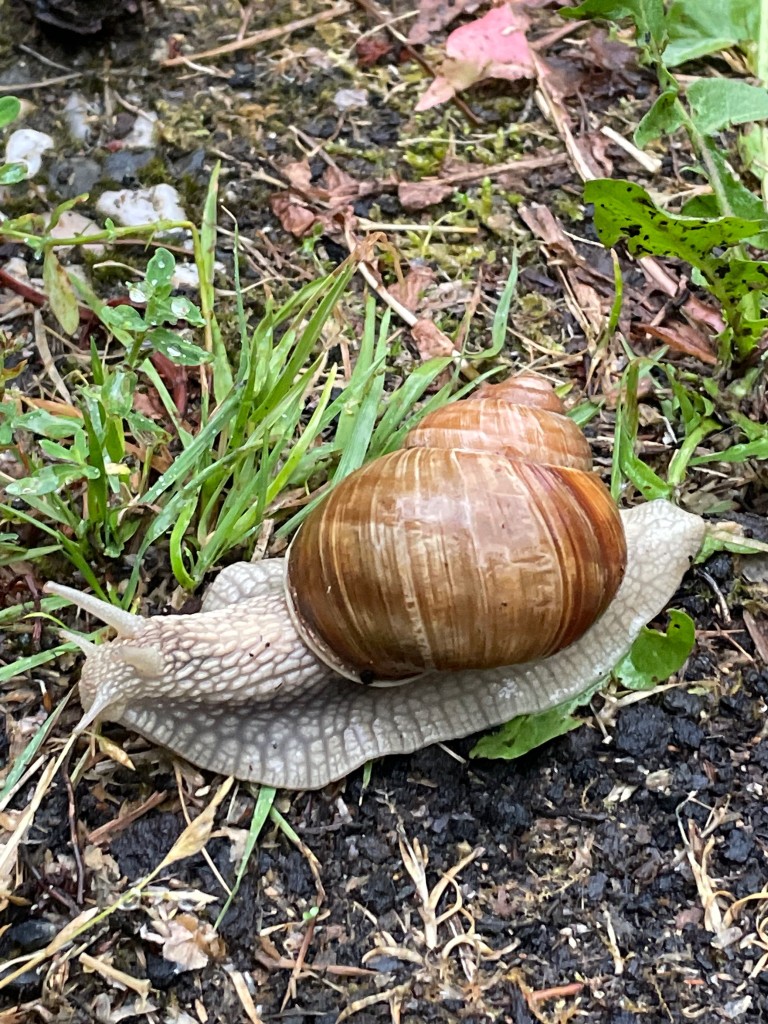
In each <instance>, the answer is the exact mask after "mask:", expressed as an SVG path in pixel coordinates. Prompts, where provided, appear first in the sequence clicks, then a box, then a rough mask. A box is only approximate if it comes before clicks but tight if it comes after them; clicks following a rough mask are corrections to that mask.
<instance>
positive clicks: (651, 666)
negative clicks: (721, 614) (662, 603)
mask: <svg viewBox="0 0 768 1024" xmlns="http://www.w3.org/2000/svg"><path fill="white" fill-rule="evenodd" d="M695 639H696V627H695V625H694V622H693V619H692V618H691V617H690V616H689V615H686V613H685V612H680V611H676V610H674V609H672V610H671V611H670V612H669V626H668V627H667V631H666V633H660V632H658V631H657V630H655V629H649V628H648V627H647V626H644V627H643V629H642V630H641V632H640V635H639V636H638V638H637V639H636V640H635V642H634V643H633V644H632V649H631V650H630V652H629V654H627V655H626V657H624V658H623V659H622V660H621V661H620V662H619V664H618V665H617V666H616V668H615V669H614V675H615V676H616V678H617V679H618V680H619V681H620V682H621V683H622V685H624V686H626V687H627V689H629V690H651V689H653V687H654V686H657V685H658V684H659V683H663V682H664V680H666V679H669V677H670V676H671V675H674V673H675V672H678V671H679V670H680V669H681V668H682V667H683V665H684V664H685V662H686V659H687V658H688V655H689V654H690V653H691V651H692V650H693V644H694V641H695Z"/></svg>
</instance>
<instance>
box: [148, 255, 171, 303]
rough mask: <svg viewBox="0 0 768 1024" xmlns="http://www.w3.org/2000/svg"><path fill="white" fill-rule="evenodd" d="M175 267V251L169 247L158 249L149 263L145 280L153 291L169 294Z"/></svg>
mask: <svg viewBox="0 0 768 1024" xmlns="http://www.w3.org/2000/svg"><path fill="white" fill-rule="evenodd" d="M175 269H176V260H175V258H174V256H173V253H170V252H168V250H167V249H158V250H157V252H156V253H155V255H154V256H153V257H152V259H151V260H150V261H149V263H148V264H147V272H146V274H145V276H144V280H145V281H146V283H147V284H148V285H149V287H150V288H151V289H152V291H153V292H159V293H165V294H167V293H169V292H170V289H171V278H172V277H173V272H174V270H175Z"/></svg>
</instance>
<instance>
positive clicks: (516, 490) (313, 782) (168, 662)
mask: <svg viewBox="0 0 768 1024" xmlns="http://www.w3.org/2000/svg"><path fill="white" fill-rule="evenodd" d="M703 534H704V524H703V522H702V521H701V520H700V519H699V518H698V517H696V516H692V515H690V514H688V513H685V512H682V511H680V510H679V509H677V508H675V507H674V506H673V505H671V504H669V503H667V502H664V501H657V502H651V503H649V504H647V505H643V506H640V507H639V508H637V509H633V510H631V511H629V512H624V513H619V512H618V510H617V509H616V507H615V505H614V503H613V502H612V500H611V498H610V495H609V494H608V492H607V491H606V489H605V488H604V486H603V485H602V483H601V482H600V481H599V479H598V478H597V476H596V475H594V474H593V473H592V472H591V457H590V452H589V446H588V444H587V442H586V439H585V438H584V437H583V435H582V434H581V432H580V431H578V429H577V428H576V427H575V426H574V424H573V423H572V421H570V420H569V419H568V418H567V417H566V416H565V415H564V414H563V408H562V405H561V404H560V403H559V399H557V397H556V395H555V394H554V392H553V391H552V389H551V388H550V387H549V385H547V384H546V382H543V381H541V380H540V379H539V378H534V377H531V376H524V377H521V378H516V379H515V380H514V381H512V382H508V384H506V385H497V386H491V387H488V386H484V387H483V388H481V389H480V394H479V395H478V397H477V398H475V399H473V400H467V401H465V402H461V403H455V404H454V405H450V406H447V407H445V408H444V409H441V410H438V411H437V412H436V413H432V414H430V416H427V417H426V418H425V419H424V420H423V421H422V423H421V424H420V426H419V427H417V428H416V429H415V430H414V431H413V432H412V433H411V434H410V435H409V438H408V439H407V441H406V447H405V449H404V450H403V451H400V452H395V453H392V454H390V455H386V456H383V457H382V458H381V459H378V460H375V461H374V462H373V463H370V464H369V465H368V466H365V467H363V468H362V469H360V470H358V471H357V472H356V473H353V474H351V475H350V476H349V477H348V478H346V480H344V481H343V482H342V483H341V484H339V485H338V486H337V487H336V488H334V489H333V491H332V492H331V494H330V496H329V497H328V498H327V499H326V500H325V501H323V502H322V503H321V504H320V505H319V506H318V507H317V508H316V509H315V510H313V512H312V513H310V515H309V516H308V517H307V520H306V521H305V523H304V525H303V526H302V528H301V530H300V531H299V533H298V535H297V537H296V539H295V540H294V542H293V544H292V546H291V549H290V551H289V556H288V558H287V559H285V560H267V561H264V562H257V563H238V564H237V565H234V566H230V567H228V568H227V569H225V570H223V571H222V572H221V573H220V574H219V576H218V577H217V579H216V580H215V581H214V583H213V584H212V586H211V587H210V588H209V590H208V592H207V594H206V596H205V598H204V600H203V605H202V609H201V611H200V612H199V613H198V614H196V615H186V616H168V617H154V618H143V617H142V616H134V615H130V614H129V613H127V612H124V611H122V610H120V609H116V608H114V607H113V606H111V605H108V604H106V603H104V602H101V601H98V600H97V599H95V598H93V597H90V596H88V595H82V594H80V593H79V592H77V591H74V590H71V589H70V588H67V587H61V586H59V585H56V584H48V586H47V589H48V591H49V592H51V593H55V594H60V595H62V596H65V597H68V598H70V599H71V600H73V601H74V602H75V603H76V604H78V605H79V606H80V607H81V608H83V609H84V610H86V611H90V612H91V613H93V614H95V615H97V616H98V617H100V618H102V619H103V620H104V621H105V622H107V623H109V624H110V625H112V626H114V628H115V629H116V630H117V632H118V637H117V639H115V640H113V641H111V642H110V643H108V644H104V645H99V646H95V645H93V644H88V643H84V642H82V641H80V644H81V646H82V647H83V649H84V650H85V653H86V655H87V657H86V662H85V665H84V668H83V672H82V676H81V681H80V695H81V700H82V703H83V707H84V709H85V715H84V717H83V719H82V721H81V723H80V726H79V727H80V728H84V727H86V726H87V725H88V724H90V723H91V722H93V721H95V720H96V719H99V718H108V719H111V720H117V721H120V722H122V723H124V724H125V725H127V726H129V727H131V728H134V729H135V730H137V731H138V732H140V733H142V734H144V735H146V736H148V737H149V738H150V739H152V740H155V741H157V742H160V743H162V744H164V745H166V746H168V747H170V748H171V749H173V750H175V751H177V752H179V753H181V754H183V755H184V756H185V757H187V758H188V759H189V760H191V761H192V762H193V763H195V764H198V765H201V766H203V767H207V768H211V769H214V770H216V771H220V772H224V773H227V774H233V775H236V776H238V777H240V778H244V779H250V780H253V781H259V782H264V783H268V784H271V785H275V786H279V787H284V788H293V789H313V788H318V787H320V786H323V785H325V784H326V783H327V782H328V781H330V780H332V779H336V778H340V777H341V776H343V775H345V774H346V773H347V772H349V771H350V770H352V769H353V768H354V767H356V766H358V765H360V764H362V763H363V762H364V761H366V760H368V759H370V758H372V757H376V756H381V755H383V754H388V753H407V752H410V751H412V750H415V749H418V748H420V747H422V746H426V745H428V744H430V743H434V742H436V741H438V740H445V739H450V738H455V737H458V736H463V735H467V734H469V733H472V732H476V731H479V730H481V729H487V728H490V727H492V726H495V725H499V724H501V723H503V722H505V721H507V720H509V719H510V718H512V717H514V716H515V715H518V714H524V713H530V712H534V711H540V710H543V709H545V708H548V707H552V706H554V705H556V704H558V703H561V702H562V701H564V700H567V699H568V698H569V697H572V696H574V695H576V694H578V693H579V692H581V691H583V690H584V689H586V688H587V687H588V686H589V685H590V684H591V683H592V682H593V681H595V680H597V679H599V678H601V677H602V676H603V675H605V674H606V673H607V672H608V671H610V669H611V668H612V667H613V665H614V664H615V663H616V661H617V660H618V659H619V658H620V657H621V656H622V655H623V654H624V653H625V652H626V650H627V649H628V648H629V646H630V645H631V643H632V640H633V639H634V637H635V636H636V634H637V632H638V631H639V630H640V628H641V627H642V626H643V625H644V624H645V623H646V622H647V621H649V620H650V619H651V618H652V617H653V615H655V614H656V613H657V612H658V611H660V610H661V608H662V607H663V606H664V604H665V603H666V601H667V600H668V599H669V597H670V596H671V594H672V592H673V591H674V589H675V588H676V587H677V585H678V583H679V580H680V578H681V577H682V575H683V573H684V572H685V570H686V568H687V567H688V565H689V562H690V559H691V558H692V557H693V555H694V554H695V553H696V552H697V551H698V549H699V547H700V545H701V542H702V538H703ZM382 681H383V682H394V683H395V684H399V685H389V686H376V685H374V686H371V685H362V684H363V683H370V682H382Z"/></svg>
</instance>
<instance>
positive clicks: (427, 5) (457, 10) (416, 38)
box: [408, 0, 480, 45]
mask: <svg viewBox="0 0 768 1024" xmlns="http://www.w3.org/2000/svg"><path fill="white" fill-rule="evenodd" d="M479 6H480V0H420V3H419V13H418V17H417V18H416V21H414V23H413V25H412V26H411V31H410V32H409V33H408V42H409V43H416V44H417V45H418V44H419V43H426V42H427V41H428V40H429V38H430V36H432V34H433V33H435V32H439V31H440V29H441V28H445V26H446V25H450V23H451V22H452V21H455V19H456V18H458V16H459V15H460V14H463V13H464V12H465V11H468V12H469V13H470V14H471V13H472V12H473V11H476V10H477V8H478V7H479Z"/></svg>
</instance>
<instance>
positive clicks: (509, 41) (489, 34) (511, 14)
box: [416, 4, 535, 110]
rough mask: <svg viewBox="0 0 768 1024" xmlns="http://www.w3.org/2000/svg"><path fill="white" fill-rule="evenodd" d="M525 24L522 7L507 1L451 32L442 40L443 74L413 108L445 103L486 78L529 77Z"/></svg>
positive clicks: (531, 65)
mask: <svg viewBox="0 0 768 1024" xmlns="http://www.w3.org/2000/svg"><path fill="white" fill-rule="evenodd" d="M528 24H529V21H528V16H527V15H526V14H525V12H524V11H522V10H516V9H514V8H513V7H511V6H510V5H509V4H506V5H505V6H503V7H494V8H492V9H491V10H490V11H488V13H487V14H485V15H484V16H483V17H482V18H478V19H477V20H476V21H472V22H470V23H469V24H468V25H462V26H461V27H460V28H457V29H456V30H455V31H454V32H451V34H450V35H449V36H448V39H447V40H446V43H445V52H446V54H447V60H446V61H445V62H444V63H443V67H442V69H441V71H442V74H440V75H438V76H437V78H435V80H434V81H433V82H432V84H431V85H430V86H429V88H428V89H427V91H426V92H425V93H424V95H423V96H422V97H421V98H420V99H419V101H418V103H417V104H416V110H428V109H429V108H430V107H436V106H438V104H440V103H445V102H446V100H449V99H451V98H452V97H453V96H455V95H456V93H457V92H461V91H462V90H463V89H467V88H469V86H470V85H474V84H475V83H476V82H482V81H483V80H484V79H486V78H504V79H507V80H509V81H513V80H514V79H516V78H530V77H532V76H533V75H534V74H535V65H534V61H533V55H532V53H531V49H530V47H529V46H528V40H527V39H526V36H525V31H526V29H527V28H528Z"/></svg>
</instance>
